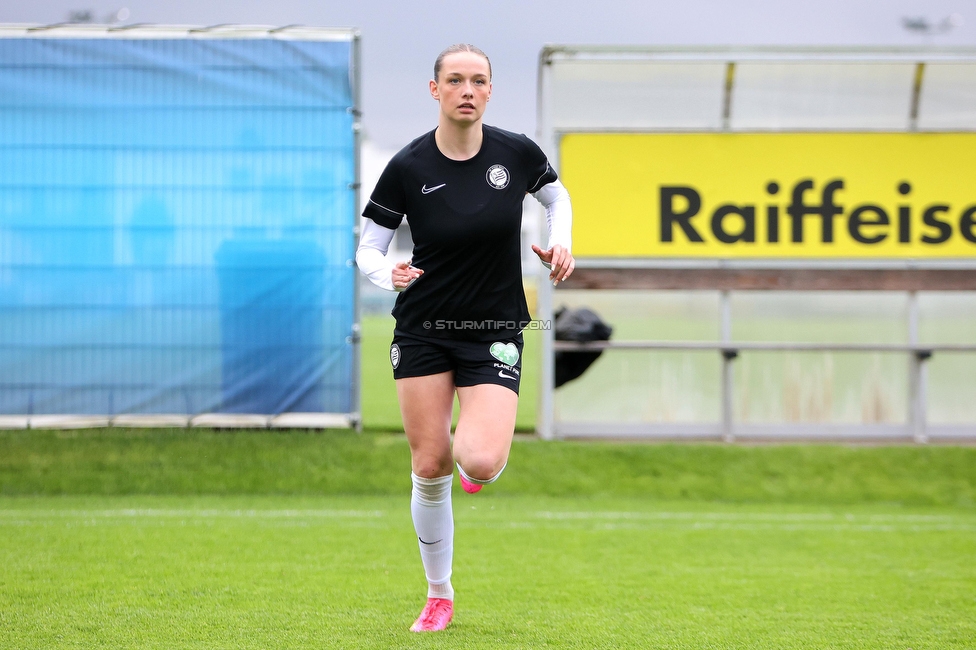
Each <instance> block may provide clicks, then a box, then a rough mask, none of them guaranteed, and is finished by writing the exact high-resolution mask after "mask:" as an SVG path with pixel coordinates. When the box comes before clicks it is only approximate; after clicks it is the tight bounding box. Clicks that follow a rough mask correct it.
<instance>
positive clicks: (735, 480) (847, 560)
mask: <svg viewBox="0 0 976 650" xmlns="http://www.w3.org/2000/svg"><path fill="white" fill-rule="evenodd" d="M408 471H409V461H408V449H407V445H406V442H405V440H404V439H403V437H402V436H401V435H392V434H363V435H356V434H352V433H349V432H324V433H309V432H287V431H286V432H269V431H232V432H215V431H206V430H190V431H187V430H161V431H131V430H90V431H74V432H52V431H13V432H0V647H2V648H5V649H6V648H208V649H209V648H262V649H265V648H414V647H416V648H433V647H438V648H689V649H690V648H743V649H745V648H749V649H754V648H804V649H805V648H904V649H907V648H912V649H914V650H921V649H924V648H931V649H943V648H972V647H974V645H976V563H974V562H973V560H974V558H976V448H972V447H938V446H932V447H908V446H904V447H844V446H829V445H811V446H791V445H776V446H772V445H771V446H755V447H749V446H725V445H717V444H716V445H640V444H613V443H590V444H586V443H547V442H542V441H538V440H534V439H519V440H518V441H517V442H516V444H515V446H514V449H513V454H512V460H511V462H510V464H509V468H508V469H507V470H506V474H505V475H504V476H503V478H502V480H501V481H500V482H499V483H497V484H496V485H493V486H491V487H490V488H488V489H486V490H485V491H483V492H482V493H480V494H478V495H474V496H470V495H465V494H463V493H461V492H459V491H456V493H455V512H456V519H457V538H456V546H457V550H456V561H455V577H454V583H455V587H456V589H457V614H456V617H455V622H454V623H453V624H452V626H451V628H450V629H449V630H448V631H447V632H446V633H444V634H440V635H432V636H423V635H413V634H410V633H409V632H407V631H406V630H407V627H408V626H409V625H410V623H411V622H412V620H413V618H414V617H415V616H416V614H417V612H418V611H419V609H420V607H421V605H422V603H423V598H424V589H425V587H424V581H423V574H422V570H421V568H420V563H419V554H418V552H417V546H416V541H415V538H414V534H413V530H412V527H411V523H410V518H409V509H408V490H409V476H408Z"/></svg>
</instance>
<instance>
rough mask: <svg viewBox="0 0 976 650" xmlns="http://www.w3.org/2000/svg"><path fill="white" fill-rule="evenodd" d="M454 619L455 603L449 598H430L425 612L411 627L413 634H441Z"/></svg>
mask: <svg viewBox="0 0 976 650" xmlns="http://www.w3.org/2000/svg"><path fill="white" fill-rule="evenodd" d="M453 617H454V601H453V600H448V599H447V598H428V599H427V604H426V605H424V611H422V612H420V617H419V618H418V619H417V620H416V621H414V623H413V625H411V626H410V631H411V632H440V631H441V630H443V629H444V628H446V627H447V624H448V623H450V622H451V618H453Z"/></svg>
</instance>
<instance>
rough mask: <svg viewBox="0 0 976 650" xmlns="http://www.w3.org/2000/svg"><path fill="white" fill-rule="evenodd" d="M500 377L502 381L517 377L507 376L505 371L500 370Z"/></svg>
mask: <svg viewBox="0 0 976 650" xmlns="http://www.w3.org/2000/svg"><path fill="white" fill-rule="evenodd" d="M498 376H499V377H501V378H502V379H515V377H513V376H511V375H506V374H505V371H503V370H499V371H498Z"/></svg>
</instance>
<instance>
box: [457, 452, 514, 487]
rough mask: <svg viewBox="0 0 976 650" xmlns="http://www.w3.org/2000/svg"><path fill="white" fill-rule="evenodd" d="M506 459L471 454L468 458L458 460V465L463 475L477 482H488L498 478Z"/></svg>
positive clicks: (486, 454)
mask: <svg viewBox="0 0 976 650" xmlns="http://www.w3.org/2000/svg"><path fill="white" fill-rule="evenodd" d="M506 462H508V458H505V457H503V456H498V455H494V454H490V453H479V454H472V455H471V456H470V457H468V458H463V459H459V461H458V464H459V465H461V469H463V470H464V473H465V474H467V475H468V476H469V477H471V478H473V479H477V480H479V481H490V480H491V479H493V478H495V477H496V476H498V473H499V472H501V471H502V469H504V468H505V463H506Z"/></svg>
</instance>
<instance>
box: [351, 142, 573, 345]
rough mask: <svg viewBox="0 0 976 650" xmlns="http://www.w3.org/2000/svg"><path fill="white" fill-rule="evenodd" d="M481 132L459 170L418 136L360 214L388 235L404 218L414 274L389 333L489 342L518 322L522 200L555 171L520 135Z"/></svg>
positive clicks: (523, 316) (522, 317) (521, 313)
mask: <svg viewBox="0 0 976 650" xmlns="http://www.w3.org/2000/svg"><path fill="white" fill-rule="evenodd" d="M483 132H484V140H483V142H482V145H481V149H480V150H479V151H478V153H477V154H476V155H475V156H474V157H473V158H470V159H468V160H463V161H457V160H451V159H450V158H448V157H446V156H445V155H444V154H442V153H441V152H440V150H439V149H438V148H437V145H436V143H435V142H434V131H431V132H429V133H426V134H424V135H422V136H420V137H419V138H417V139H416V140H414V141H413V142H411V143H410V144H408V145H407V146H406V147H404V148H403V149H401V150H400V151H399V152H398V153H397V154H396V155H395V156H394V157H393V159H392V160H390V163H389V164H388V165H387V166H386V169H385V170H384V171H383V174H382V175H381V176H380V179H379V182H377V184H376V188H375V189H374V190H373V194H372V196H371V197H370V200H369V203H368V204H367V205H366V209H365V210H364V211H363V216H364V217H368V218H370V219H372V220H373V221H375V222H376V223H378V224H379V225H381V226H385V227H387V228H391V229H395V228H396V227H397V226H399V225H400V220H401V219H402V218H403V216H404V215H406V217H407V222H408V223H409V224H410V233H411V235H412V236H413V241H414V248H413V260H412V264H413V266H415V267H417V268H419V269H422V270H423V272H424V273H423V275H421V276H420V277H419V278H418V279H417V280H415V281H414V282H413V284H411V285H410V286H409V287H407V288H406V289H405V290H403V291H402V292H400V295H399V296H397V300H396V305H395V306H394V308H393V316H394V317H396V331H397V333H400V334H404V335H416V336H434V337H438V338H454V339H468V340H490V339H495V338H500V337H503V336H512V335H514V334H515V333H516V332H518V331H519V330H521V329H522V328H524V327H525V326H526V324H527V323H528V320H529V310H528V307H527V306H526V304H525V292H524V290H523V288H522V256H521V239H520V233H521V227H522V201H523V200H524V198H525V193H526V192H536V191H538V190H539V189H540V188H541V187H542V186H543V185H546V184H547V183H551V182H552V181H554V180H556V172H555V171H554V170H553V169H552V167H551V166H550V165H549V161H548V160H547V159H546V155H545V154H544V153H543V152H542V150H541V149H540V148H539V146H538V145H537V144H535V143H534V142H532V141H531V140H530V139H529V138H527V137H525V136H524V135H520V134H516V133H510V132H508V131H504V130H502V129H498V128H495V127H491V126H487V125H484V126H483Z"/></svg>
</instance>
